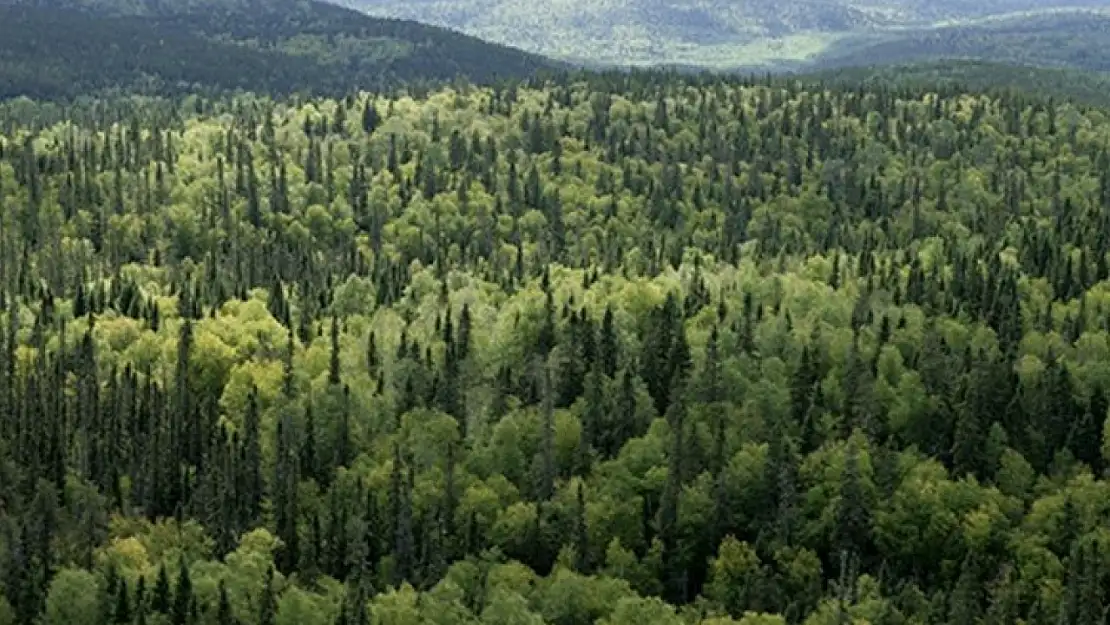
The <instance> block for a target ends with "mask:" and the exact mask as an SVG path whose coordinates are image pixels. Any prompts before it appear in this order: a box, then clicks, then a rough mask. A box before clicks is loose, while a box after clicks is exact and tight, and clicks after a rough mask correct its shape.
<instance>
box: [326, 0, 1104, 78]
mask: <svg viewBox="0 0 1110 625" xmlns="http://www.w3.org/2000/svg"><path fill="white" fill-rule="evenodd" d="M336 1H338V2H340V3H342V4H345V5H347V6H353V7H355V8H358V9H361V10H364V11H366V12H368V13H370V14H373V15H381V16H389V17H399V18H408V19H418V20H420V21H424V22H428V23H432V24H438V25H442V26H449V27H451V28H457V29H459V30H461V31H463V32H466V33H469V34H473V35H476V36H479V37H482V38H484V39H488V40H490V41H496V42H499V43H505V44H509V45H513V46H517V47H520V48H522V49H527V50H532V51H536V52H540V53H542V54H547V55H550V56H555V57H559V58H567V59H574V60H584V61H590V62H603V63H618V64H625V63H627V64H635V65H644V64H656V63H679V64H698V65H707V66H713V67H728V66H735V65H765V64H768V63H778V62H782V61H791V62H801V61H806V60H808V59H810V58H812V57H816V56H820V55H821V54H822V53H823V52H824V51H825V50H826V49H827V48H829V47H830V46H832V45H834V44H836V43H838V42H841V41H842V40H844V39H855V38H857V37H859V36H863V35H872V34H875V33H879V32H885V33H890V32H892V31H897V30H899V29H905V28H924V27H932V26H935V25H938V24H945V23H957V24H963V23H966V22H967V21H969V20H974V19H980V18H986V17H991V16H997V15H1002V14H1010V13H1016V12H1023V11H1032V10H1046V9H1058V8H1065V7H1088V8H1099V7H1106V6H1107V3H1106V2H1105V0H1048V1H1040V0H985V1H983V2H970V1H967V0H947V1H940V2H927V1H925V0H749V1H745V2H733V1H730V0H680V1H673V0H672V1H667V0H552V1H550V2H545V3H541V4H537V3H534V2H530V1H525V0H336Z"/></svg>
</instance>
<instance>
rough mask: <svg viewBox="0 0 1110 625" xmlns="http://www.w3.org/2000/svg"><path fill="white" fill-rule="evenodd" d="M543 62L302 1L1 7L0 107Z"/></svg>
mask: <svg viewBox="0 0 1110 625" xmlns="http://www.w3.org/2000/svg"><path fill="white" fill-rule="evenodd" d="M548 66H550V63H549V62H548V61H547V60H546V59H543V58H542V57H539V56H536V55H532V54H527V53H523V52H520V51H518V50H513V49H510V48H506V47H503V46H498V45H494V44H488V43H485V42H483V41H480V40H478V39H475V38H473V37H469V36H466V35H462V34H459V33H456V32H452V31H449V30H446V29H442V28H438V27H432V26H426V25H423V24H418V23H415V22H411V21H401V20H390V19H380V18H372V17H369V16H366V15H363V14H361V13H358V12H356V11H352V10H349V9H344V8H342V7H338V6H334V5H330V4H325V3H321V2H314V1H304V0H272V1H266V2H262V1H261V0H201V1H194V2H183V3H166V2H161V1H159V0H150V1H142V0H140V1H132V2H123V1H120V2H114V1H113V2H103V1H98V0H90V1H88V2H76V1H75V2H67V3H64V4H58V3H56V2H50V3H47V2H45V1H42V0H4V1H0V96H5V97H10V96H14V95H30V96H36V97H59V96H72V95H76V94H80V93H87V92H89V91H95V90H99V89H105V88H111V87H132V86H135V85H145V86H147V87H149V88H153V89H155V90H160V91H165V90H176V89H194V88H196V87H198V86H200V87H206V88H215V89H249V90H255V91H265V92H271V93H275V92H276V93H283V92H291V91H301V90H305V91H313V92H323V93H337V92H343V91H347V90H350V89H352V88H355V87H364V88H380V87H384V86H389V85H392V84H396V83H398V82H402V81H406V82H407V81H419V80H430V81H440V80H449V79H452V78H454V77H456V76H466V77H468V78H470V79H473V80H477V81H488V80H492V79H495V78H507V77H522V76H527V75H530V74H532V73H533V72H535V71H536V70H538V69H541V68H544V67H548Z"/></svg>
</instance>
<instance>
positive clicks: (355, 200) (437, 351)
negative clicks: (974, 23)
mask: <svg viewBox="0 0 1110 625" xmlns="http://www.w3.org/2000/svg"><path fill="white" fill-rule="evenodd" d="M59 118H64V119H65V121H57V119H59ZM0 132H2V138H0V209H2V210H0V311H3V312H2V313H0V510H2V513H0V623H2V624H4V625H7V624H9V623H19V624H23V623H42V624H43V625H63V624H64V625H107V624H109V623H112V624H116V623H118V624H121V625H124V624H129V623H135V624H139V623H144V624H151V625H154V624H168V625H187V624H188V625H194V624H196V625H200V624H204V625H227V624H232V623H239V624H241V625H256V624H257V625H278V624H280V625H293V624H296V625H315V624H321V625H332V624H339V623H342V624H347V625H365V624H369V623H373V624H375V625H404V624H417V623H421V624H423V623H435V624H439V625H454V624H459V623H466V624H478V623H482V624H488V625H517V624H520V625H543V624H553V625H577V624H590V623H598V624H601V625H646V624H649V623H650V624H652V625H682V624H690V625H694V624H701V625H710V624H712V625H728V624H730V623H733V624H735V623H742V624H744V625H775V624H779V625H781V624H784V623H789V624H794V623H805V624H806V625H824V624H830V625H831V624H840V623H852V624H855V625H865V624H867V625H888V624H889V625H893V624H904V625H909V624H920V625H926V624H938V625H939V624H951V625H966V624H969V623H983V624H984V625H986V624H991V625H994V624H997V625H1001V624H1016V623H1030V624H1033V623H1036V624H1041V623H1061V624H1066V625H1091V624H1094V623H1102V622H1104V618H1105V617H1104V615H1105V611H1106V606H1107V605H1108V603H1107V601H1108V600H1110V597H1108V596H1107V590H1108V588H1110V587H1108V586H1107V581H1108V580H1110V576H1108V574H1110V531H1108V529H1107V527H1108V521H1110V518H1108V517H1110V482H1108V481H1106V480H1105V479H1104V477H1103V476H1104V470H1105V468H1106V466H1107V464H1106V463H1107V460H1108V459H1110V445H1108V444H1106V443H1105V442H1104V438H1103V430H1104V427H1105V424H1106V422H1107V416H1108V405H1110V400H1108V392H1110V368H1108V367H1107V362H1108V359H1110V326H1108V321H1107V320H1108V319H1110V315H1108V313H1110V260H1108V256H1107V254H1108V252H1110V152H1108V149H1107V146H1108V145H1110V115H1108V114H1107V113H1106V112H1105V111H1103V110H1101V109H1091V110H1086V109H1083V108H1078V107H1076V106H1074V105H1069V104H1049V103H1047V102H1043V101H1036V100H1028V99H1021V98H1018V97H1016V96H1012V95H1005V96H1004V95H999V96H984V95H971V94H966V93H949V94H945V95H944V96H943V97H940V96H937V95H936V94H931V93H927V92H916V91H913V90H912V89H909V88H900V89H890V88H883V87H881V86H874V87H869V88H862V87H860V88H855V89H844V90H840V89H830V90H816V89H803V88H800V87H791V86H789V85H783V86H777V85H776V86H768V85H756V84H742V83H740V82H729V81H726V80H724V79H720V80H709V79H707V78H702V79H694V78H686V79H684V78H680V77H676V76H664V75H661V74H651V73H647V74H640V73H634V74H613V75H587V76H578V77H567V78H566V79H565V80H559V81H553V82H540V81H538V80H537V81H533V82H532V83H528V84H517V85H511V86H508V87H504V88H497V89H493V88H478V87H470V86H465V85H461V84H460V85H458V86H456V88H455V89H453V90H448V89H443V90H440V91H437V92H435V93H433V94H431V95H428V96H427V97H419V98H412V97H408V96H400V95H396V96H390V97H386V96H384V95H374V94H368V93H361V94H358V95H352V96H349V97H347V98H343V99H339V100H311V101H307V100H302V101H297V102H292V101H270V100H265V99H261V98H255V97H248V96H242V97H238V98H236V99H233V100H232V99H208V98H198V97H190V98H188V99H186V100H182V101H166V100H151V99H145V100H143V99H127V100H104V101H100V102H96V103H90V104H88V105H78V106H71V107H69V108H66V109H64V110H63V109H60V108H58V107H48V106H45V105H44V106H36V105H33V104H30V103H28V102H26V101H16V102H11V103H7V104H3V105H0Z"/></svg>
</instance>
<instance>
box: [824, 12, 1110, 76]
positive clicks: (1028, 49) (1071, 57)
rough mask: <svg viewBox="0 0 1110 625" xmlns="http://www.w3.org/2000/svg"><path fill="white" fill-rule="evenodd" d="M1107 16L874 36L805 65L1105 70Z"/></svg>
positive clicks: (1063, 15)
mask: <svg viewBox="0 0 1110 625" xmlns="http://www.w3.org/2000/svg"><path fill="white" fill-rule="evenodd" d="M1108 44H1110V13H1105V12H1094V11H1075V12H1056V13H1042V14H1031V15H1022V16H1013V17H1006V18H1002V19H994V20H986V21H983V22H981V23H974V24H966V25H958V26H945V27H938V28H928V29H917V30H911V31H908V32H900V33H879V34H874V35H870V36H864V37H859V38H858V39H855V40H851V39H847V40H844V41H842V42H841V43H840V44H838V45H833V46H831V47H830V48H829V49H828V50H826V51H825V52H824V53H823V54H822V55H820V56H819V57H818V58H816V59H813V60H812V61H810V62H809V65H811V66H823V67H829V66H840V67H843V66H852V65H870V64H874V63H883V64H891V63H910V62H920V61H927V60H934V59H939V58H963V59H986V60H991V61H995V62H1001V63H1013V64H1024V65H1037V66H1045V67H1070V68H1075V69H1084V70H1093V71H1100V72H1104V71H1110V47H1108Z"/></svg>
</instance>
